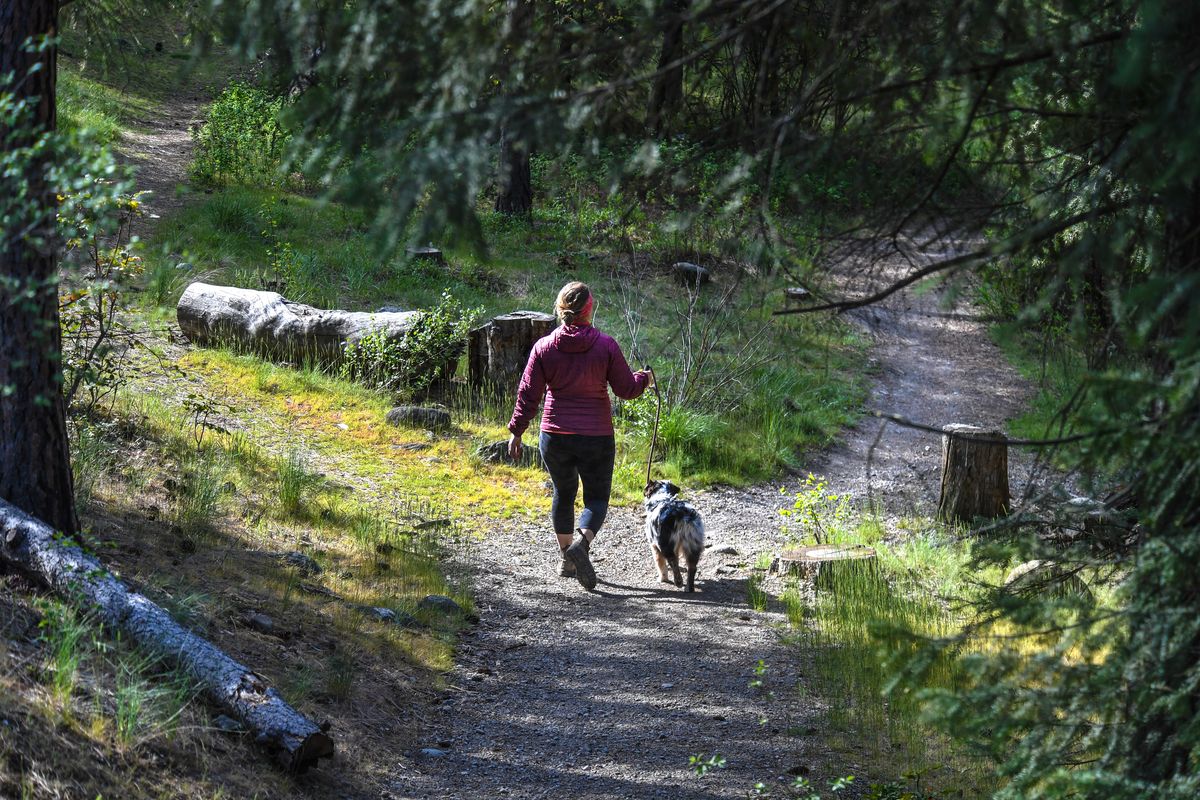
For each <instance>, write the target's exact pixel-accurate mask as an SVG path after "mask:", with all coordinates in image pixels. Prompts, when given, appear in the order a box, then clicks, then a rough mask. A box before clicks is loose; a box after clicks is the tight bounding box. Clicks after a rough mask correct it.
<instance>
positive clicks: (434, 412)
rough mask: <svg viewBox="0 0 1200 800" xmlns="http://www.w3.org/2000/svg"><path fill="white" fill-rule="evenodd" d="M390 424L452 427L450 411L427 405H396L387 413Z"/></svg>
mask: <svg viewBox="0 0 1200 800" xmlns="http://www.w3.org/2000/svg"><path fill="white" fill-rule="evenodd" d="M387 421H388V424H389V425H396V426H401V425H403V426H407V427H410V428H425V429H426V430H435V431H436V430H445V429H446V428H449V427H450V412H449V411H447V410H446V409H444V408H434V407H427V406H396V407H395V408H393V409H392V410H391V411H389V412H388V413H387Z"/></svg>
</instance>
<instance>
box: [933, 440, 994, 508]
mask: <svg viewBox="0 0 1200 800" xmlns="http://www.w3.org/2000/svg"><path fill="white" fill-rule="evenodd" d="M942 430H943V431H944V434H943V436H942V491H941V497H940V499H939V500H938V516H939V517H941V518H942V519H944V520H948V521H950V522H970V521H971V520H973V519H975V518H976V517H985V518H987V519H994V518H996V517H1002V516H1004V515H1006V514H1007V513H1008V511H1009V496H1008V445H1007V444H1006V443H1004V440H1005V438H1006V437H1005V435H1004V431H998V430H986V429H984V428H978V427H975V426H974V425H947V426H945V427H944V428H943V429H942Z"/></svg>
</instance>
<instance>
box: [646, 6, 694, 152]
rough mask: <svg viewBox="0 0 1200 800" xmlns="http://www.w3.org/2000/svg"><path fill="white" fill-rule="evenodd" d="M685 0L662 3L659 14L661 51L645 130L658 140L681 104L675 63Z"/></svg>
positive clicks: (678, 69)
mask: <svg viewBox="0 0 1200 800" xmlns="http://www.w3.org/2000/svg"><path fill="white" fill-rule="evenodd" d="M687 10H688V0H664V2H663V4H662V8H661V10H660V12H659V14H660V19H661V22H660V24H661V25H662V29H663V39H662V49H661V50H659V52H658V70H657V71H656V72H655V76H654V85H653V87H652V88H651V90H650V104H649V105H648V106H647V107H646V127H647V128H648V129H649V131H650V132H651V133H652V134H653V135H655V136H659V135H661V134H662V133H663V132H664V131H666V130H667V127H668V124H669V122H670V120H671V117H673V116H674V113H675V111H677V110H678V109H679V106H680V105H682V104H683V65H682V64H677V63H675V62H677V61H679V59H680V58H681V57H682V56H683V20H684V15H685V14H686V13H687Z"/></svg>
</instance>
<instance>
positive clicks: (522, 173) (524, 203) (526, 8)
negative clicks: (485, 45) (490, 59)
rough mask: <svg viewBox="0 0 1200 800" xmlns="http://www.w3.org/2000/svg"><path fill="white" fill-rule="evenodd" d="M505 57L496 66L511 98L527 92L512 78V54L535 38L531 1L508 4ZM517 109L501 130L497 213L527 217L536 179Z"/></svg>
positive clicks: (521, 115)
mask: <svg viewBox="0 0 1200 800" xmlns="http://www.w3.org/2000/svg"><path fill="white" fill-rule="evenodd" d="M508 5H509V12H508V31H507V34H506V37H505V38H506V40H507V41H506V42H505V54H504V56H503V57H502V59H501V61H500V63H499V64H498V65H497V72H498V73H499V74H500V81H501V84H502V85H503V89H504V91H505V92H506V93H507V94H508V96H509V97H510V98H514V97H519V96H520V95H521V94H522V93H523V92H524V90H525V85H524V84H525V81H524V80H515V79H514V77H513V69H512V66H513V61H514V56H513V53H514V52H516V51H518V50H520V49H521V48H524V47H527V46H528V42H529V41H530V40H531V39H532V34H533V3H532V0H509V3H508ZM524 117H525V114H524V111H523V110H522V109H519V108H518V109H517V110H516V111H515V112H514V113H513V114H512V115H511V116H509V117H508V118H506V119H505V120H504V122H503V124H502V125H501V126H500V158H499V176H498V178H499V185H500V188H499V191H498V192H497V193H496V210H497V211H499V212H500V213H502V214H513V215H520V216H524V217H529V216H532V214H533V175H532V173H531V172H530V169H529V155H530V150H531V147H530V143H529V140H528V134H529V130H528V127H529V126H528V123H527V122H526V121H525V120H524Z"/></svg>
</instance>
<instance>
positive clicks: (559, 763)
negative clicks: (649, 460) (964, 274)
mask: <svg viewBox="0 0 1200 800" xmlns="http://www.w3.org/2000/svg"><path fill="white" fill-rule="evenodd" d="M948 255H950V253H947V252H943V253H932V254H927V257H945V256H948ZM898 269H901V265H900V264H899V263H894V264H891V265H890V267H889V270H890V271H892V272H893V273H894V271H895V270H898ZM881 277H882V278H886V277H887V276H886V274H885V275H883V276H881ZM857 318H858V320H859V321H860V322H861V323H862V324H863V325H864V327H865V328H866V330H867V331H868V332H869V334H870V336H871V337H872V339H873V343H874V346H873V349H872V353H871V356H872V358H873V360H874V362H875V363H876V365H877V367H878V371H877V377H876V379H875V383H874V387H873V390H872V394H871V399H870V401H869V403H868V406H869V407H872V408H879V409H881V410H884V411H889V412H892V413H896V414H900V415H902V416H905V417H908V418H911V419H916V420H921V421H927V422H930V423H932V424H944V423H948V422H973V423H978V424H985V425H990V424H1001V423H1003V422H1004V421H1005V420H1007V419H1009V418H1010V417H1012V416H1013V415H1014V414H1016V413H1018V412H1019V411H1020V409H1021V408H1022V404H1023V402H1024V401H1025V400H1026V398H1027V396H1028V394H1029V392H1030V387H1029V386H1028V385H1027V384H1026V383H1024V382H1023V381H1022V380H1021V379H1020V377H1019V376H1018V375H1017V374H1016V373H1015V372H1014V371H1013V370H1012V369H1011V368H1009V367H1008V366H1007V364H1006V363H1005V361H1004V359H1003V357H1002V356H1001V354H1000V353H999V351H998V349H997V348H996V347H995V346H994V345H993V344H992V343H991V342H990V341H989V339H988V336H987V332H986V330H985V328H984V326H983V324H982V323H981V322H980V321H979V320H977V319H974V318H972V316H971V314H970V309H969V307H956V308H951V309H946V308H943V307H942V305H941V294H940V293H939V292H936V291H935V292H930V293H927V294H924V295H922V296H914V295H913V294H911V293H909V294H904V295H900V296H896V297H894V298H892V299H890V300H889V301H887V302H885V303H884V304H883V305H882V306H881V307H878V308H873V309H870V310H867V311H865V312H862V313H860V314H858V316H857ZM878 433H879V427H878V422H876V421H874V420H872V419H868V420H866V421H864V422H863V423H862V424H861V425H860V426H859V427H858V428H855V429H852V430H850V431H847V432H846V434H845V436H844V437H843V439H842V441H841V443H840V444H839V445H838V446H836V447H835V448H833V449H831V450H829V451H828V452H825V453H820V454H816V455H815V456H814V457H813V458H812V460H811V463H810V464H809V465H807V467H808V469H810V470H811V471H813V472H814V473H817V474H819V475H824V476H825V477H826V478H827V480H828V483H829V487H830V490H831V491H836V492H849V493H851V494H852V495H853V496H854V498H855V500H856V502H859V503H861V502H863V501H864V500H865V498H866V496H867V485H868V483H867V452H868V450H869V449H870V448H871V445H872V443H873V442H874V441H875V439H876V436H877V435H878ZM939 462H940V443H939V438H938V436H937V435H936V434H930V433H923V432H920V431H914V430H911V429H904V428H899V427H897V426H895V425H889V426H887V428H886V429H885V431H884V432H883V434H882V435H881V436H879V440H878V442H877V443H876V446H875V452H874V455H873V458H872V469H871V473H872V474H871V478H872V479H871V486H872V494H873V496H874V497H875V498H876V499H877V501H879V502H880V503H881V504H882V506H883V508H884V509H885V516H886V517H887V518H889V520H890V521H891V522H893V523H894V522H895V520H896V518H898V517H899V516H901V515H904V514H908V513H913V512H914V511H915V512H918V513H921V512H923V513H926V514H928V513H929V512H930V510H931V508H932V504H933V503H935V502H936V498H937V494H936V492H937V480H938V468H939ZM1014 462H1015V463H1014V468H1013V483H1014V486H1013V489H1014V494H1017V495H1019V493H1020V491H1021V489H1022V487H1023V483H1024V481H1025V480H1026V476H1027V474H1028V468H1027V464H1026V462H1025V461H1024V460H1023V459H1022V457H1021V456H1020V455H1019V454H1014ZM782 486H787V488H788V489H789V493H787V494H783V493H781V492H780V488H781V487H782ZM795 486H796V480H795V479H794V478H793V479H791V480H788V481H782V482H780V483H778V484H775V485H771V486H761V487H756V488H753V489H750V490H737V491H735V490H714V491H709V492H704V493H700V494H699V495H697V496H695V497H694V498H693V499H694V502H695V504H696V505H697V506H698V507H699V508H700V510H701V512H702V513H703V514H704V515H705V519H706V522H707V525H708V528H709V540H710V541H711V542H712V543H714V545H715V546H714V547H713V548H712V549H710V550H709V552H708V554H707V555H706V557H705V559H704V560H703V561H702V563H701V575H702V580H701V581H700V584H699V588H700V590H701V591H700V592H699V593H698V594H696V595H692V596H688V595H686V594H683V593H681V592H679V591H678V590H676V589H674V587H664V586H663V585H662V584H660V583H657V576H656V575H654V573H653V569H652V566H651V560H650V558H649V556H648V554H647V548H646V546H645V544H644V543H643V538H642V534H641V527H640V518H639V515H638V513H637V511H636V510H635V509H619V510H614V512H613V513H612V515H611V516H610V518H609V521H608V523H607V524H606V526H605V528H604V530H603V532H602V533H601V535H600V537H599V538H598V540H597V544H596V545H595V547H594V549H593V552H594V555H595V561H596V568H597V572H598V573H599V575H600V578H601V584H600V586H599V587H598V590H597V592H596V593H594V594H588V593H586V592H584V591H583V590H582V589H580V587H579V586H578V585H577V584H576V583H575V582H574V581H572V580H565V579H562V578H558V577H555V575H554V570H555V567H556V565H557V560H556V558H555V554H554V552H553V549H554V548H553V544H552V539H551V538H550V537H549V536H548V534H547V533H546V532H545V531H544V530H541V529H520V530H508V529H501V530H497V531H495V532H494V533H492V534H491V535H489V536H488V538H487V539H486V540H485V541H484V542H483V543H482V544H481V545H480V546H478V547H477V548H476V549H475V551H474V553H473V555H472V558H473V560H474V563H473V568H474V569H475V570H476V571H477V573H478V577H477V592H478V603H479V607H480V612H481V613H480V615H481V622H480V624H479V625H478V626H477V628H476V629H475V630H474V632H473V633H471V634H469V635H468V636H467V637H466V638H465V639H464V641H463V644H462V648H461V653H460V659H459V666H458V668H457V669H456V671H455V672H454V673H453V675H452V677H451V684H452V685H451V688H450V690H449V691H448V693H447V694H446V696H445V699H444V700H443V701H442V702H441V703H440V705H438V706H437V711H436V717H437V719H436V721H435V722H433V723H432V724H431V725H430V726H429V730H428V731H427V735H426V739H427V740H428V742H427V744H428V746H429V747H433V748H437V751H438V752H437V753H434V754H429V755H421V754H420V753H415V754H413V759H412V760H411V761H410V762H408V763H406V764H404V765H402V767H401V768H400V769H399V770H398V772H397V774H396V778H395V780H394V782H393V783H392V785H391V796H392V797H397V798H416V797H448V798H484V797H512V798H539V797H570V798H661V797H670V798H733V797H745V796H746V794H747V792H748V791H749V790H750V789H751V787H753V786H754V784H755V783H757V782H758V781H764V782H766V783H768V784H772V783H775V782H776V781H784V782H789V781H790V780H791V777H790V776H789V775H788V774H787V773H789V771H790V772H791V774H808V771H809V770H811V771H812V774H813V775H814V776H817V775H825V776H833V775H835V774H844V773H846V772H851V773H854V772H856V771H857V770H858V765H856V764H853V763H849V764H847V763H831V761H832V759H831V758H829V754H828V753H827V752H825V751H824V750H823V749H822V744H821V737H820V730H819V726H820V716H821V710H822V704H823V703H824V702H825V700H826V699H823V698H813V697H812V696H811V695H809V694H807V693H806V692H803V691H797V689H802V688H803V684H804V677H803V675H802V674H801V673H802V670H803V668H804V665H803V663H802V659H800V658H798V657H797V654H796V652H795V650H794V649H793V650H791V651H787V650H785V645H784V644H783V643H782V642H781V641H780V634H781V632H782V630H783V621H784V620H783V618H782V616H781V615H779V614H778V613H776V612H755V611H753V610H751V609H750V607H749V606H748V603H747V579H748V578H749V577H750V575H752V574H753V569H754V567H755V563H756V555H757V554H760V553H772V552H776V551H777V549H778V547H779V546H780V544H782V539H783V537H782V534H781V532H780V516H779V513H778V510H779V508H780V507H782V506H783V505H784V504H785V503H786V502H787V501H788V499H789V498H790V497H791V494H790V490H792V489H794V488H795ZM726 546H727V547H729V548H732V550H733V552H728V553H723V554H717V553H716V552H715V551H717V550H719V549H724V548H725V547H726ZM759 659H762V660H763V661H764V662H765V663H766V665H767V671H766V674H765V678H764V685H763V686H761V687H755V686H752V685H751V681H752V680H754V679H755V677H756V676H755V675H754V666H755V664H756V662H757V661H758V660H759ZM714 753H719V754H721V755H723V756H724V757H725V758H726V767H725V768H724V769H719V770H714V771H712V772H710V773H709V774H708V775H706V776H704V777H697V776H696V775H695V774H694V773H693V772H692V771H691V769H690V768H689V766H688V758H689V756H693V755H702V756H705V757H707V756H709V755H712V754H714ZM858 774H860V775H861V772H858Z"/></svg>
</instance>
